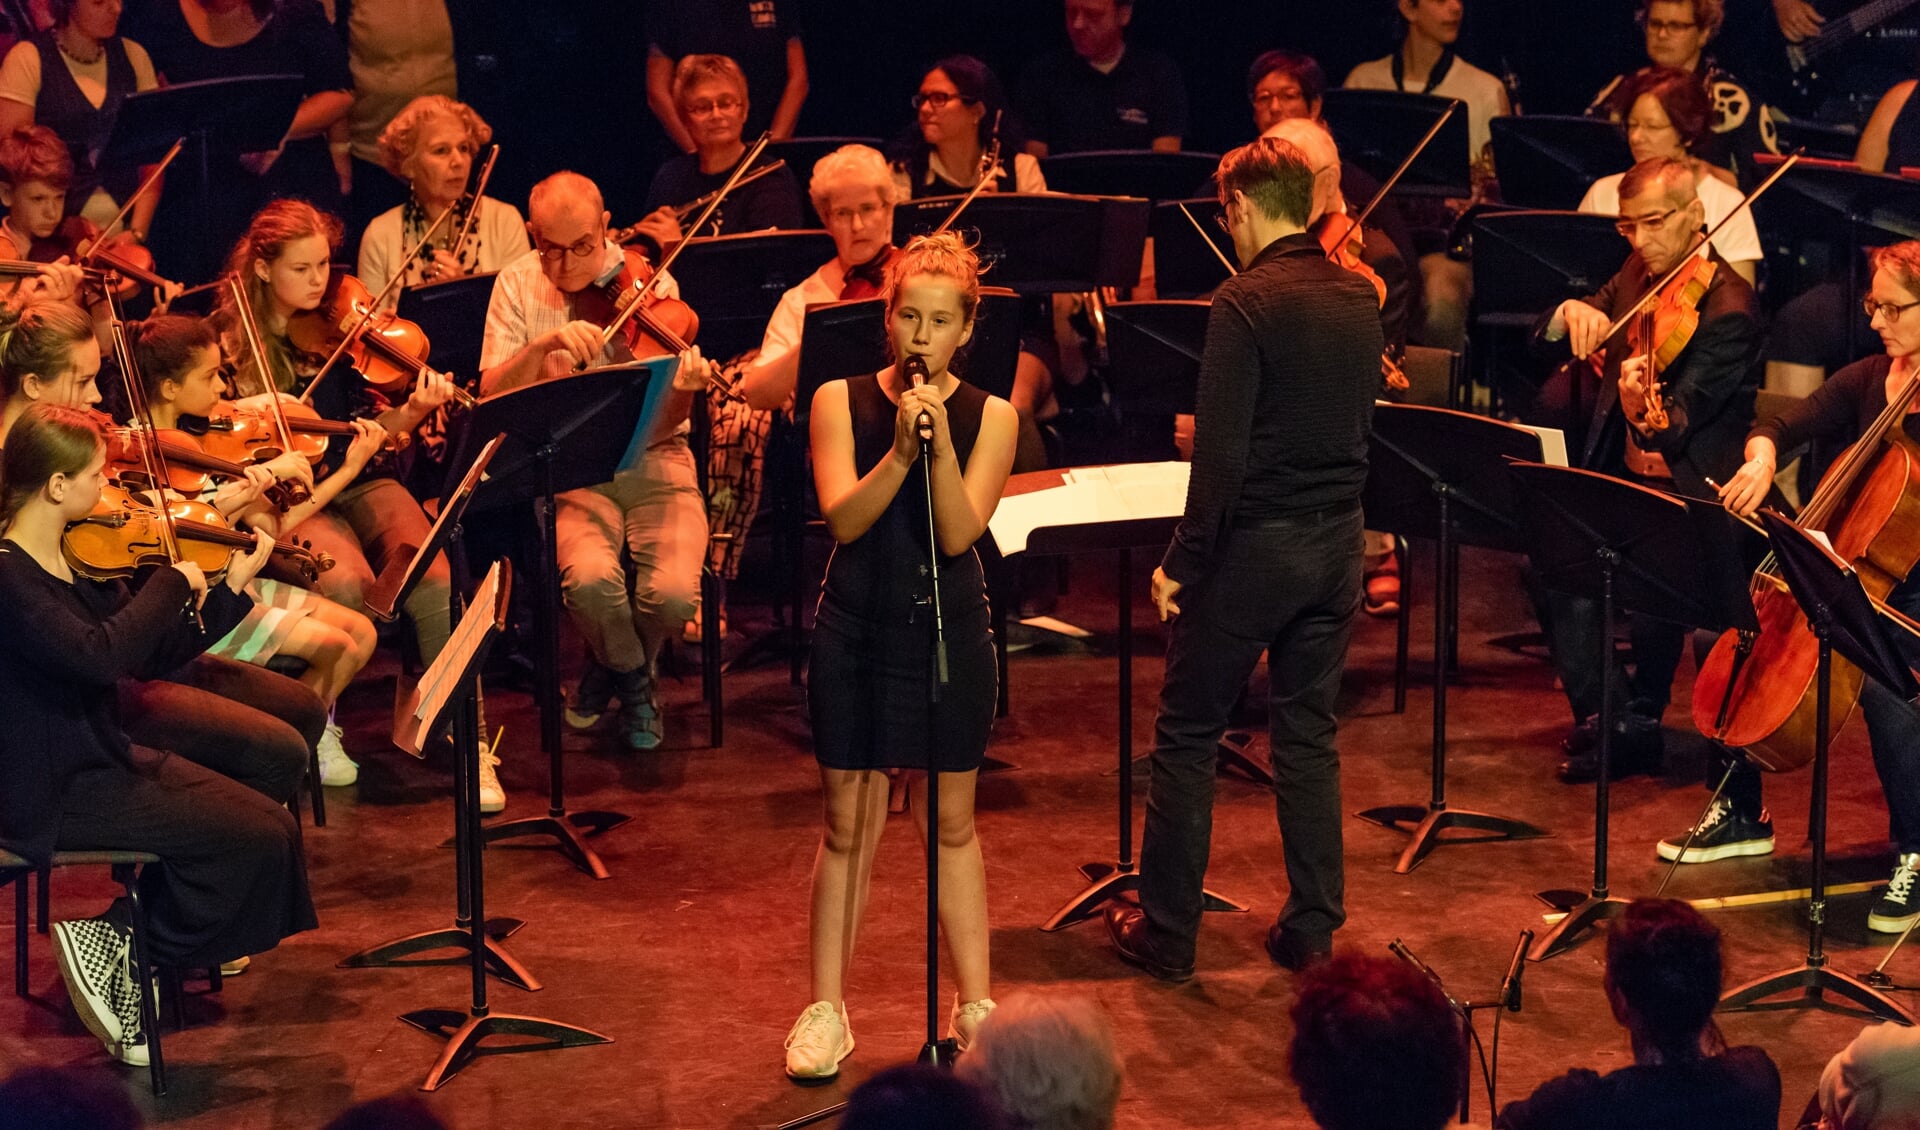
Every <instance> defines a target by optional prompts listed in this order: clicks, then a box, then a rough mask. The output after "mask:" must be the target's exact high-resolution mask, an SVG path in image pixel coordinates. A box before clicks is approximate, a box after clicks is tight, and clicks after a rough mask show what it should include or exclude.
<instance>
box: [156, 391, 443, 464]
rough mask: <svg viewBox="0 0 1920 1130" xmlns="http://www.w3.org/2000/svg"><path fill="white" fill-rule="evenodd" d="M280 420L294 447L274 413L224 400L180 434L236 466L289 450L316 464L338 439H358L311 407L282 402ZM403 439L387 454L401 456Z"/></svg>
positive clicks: (392, 438) (187, 422)
mask: <svg viewBox="0 0 1920 1130" xmlns="http://www.w3.org/2000/svg"><path fill="white" fill-rule="evenodd" d="M280 414H281V415H282V416H283V417H284V418H285V419H286V421H287V431H288V432H290V433H292V434H291V436H289V437H288V438H289V439H291V440H292V445H291V447H288V446H286V445H284V444H283V443H282V442H281V438H280V429H279V427H278V425H277V424H276V423H275V421H274V418H273V412H272V410H271V409H267V408H255V407H242V406H241V405H239V404H236V403H234V402H233V401H231V400H222V401H220V402H219V403H218V404H216V405H214V407H213V410H212V411H210V412H208V413H207V414H206V415H205V416H204V417H201V416H189V417H185V418H183V419H182V420H181V430H183V431H185V432H186V433H187V434H188V435H191V436H193V437H194V438H195V439H197V440H198V441H199V442H200V444H201V446H202V447H203V448H205V449H206V450H207V451H208V452H210V453H211V454H213V455H216V456H218V457H220V458H222V459H227V460H231V461H233V462H236V463H264V462H266V461H267V460H269V459H273V458H275V457H276V456H278V455H280V454H281V453H282V452H284V451H288V450H291V451H293V452H295V453H296V454H299V455H303V456H305V457H306V459H307V462H309V463H313V464H318V463H319V462H320V461H321V460H323V459H325V458H326V457H327V447H328V445H329V444H331V443H332V442H333V437H335V436H348V437H351V436H353V435H354V429H353V425H352V424H350V423H348V422H346V421H344V420H329V419H327V418H325V417H323V416H321V415H320V413H319V412H317V411H315V410H314V408H313V406H312V405H310V404H302V403H300V402H299V401H297V400H282V401H281V402H280ZM407 442H408V439H407V437H406V436H405V435H389V436H388V437H387V450H389V451H400V450H402V449H404V448H405V447H406V446H407Z"/></svg>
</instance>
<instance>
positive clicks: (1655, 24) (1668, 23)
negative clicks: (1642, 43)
mask: <svg viewBox="0 0 1920 1130" xmlns="http://www.w3.org/2000/svg"><path fill="white" fill-rule="evenodd" d="M1640 26H1641V27H1644V28H1646V29H1647V32H1648V34H1650V35H1684V34H1686V33H1687V32H1690V31H1692V30H1693V29H1695V28H1697V27H1699V26H1700V25H1699V24H1698V23H1696V22H1694V21H1693V20H1644V21H1642V22H1641V25H1640Z"/></svg>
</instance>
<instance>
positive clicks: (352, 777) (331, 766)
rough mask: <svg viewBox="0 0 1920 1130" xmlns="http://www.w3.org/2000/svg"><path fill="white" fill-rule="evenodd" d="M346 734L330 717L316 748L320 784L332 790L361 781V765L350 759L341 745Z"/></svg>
mask: <svg viewBox="0 0 1920 1130" xmlns="http://www.w3.org/2000/svg"><path fill="white" fill-rule="evenodd" d="M344 733H345V731H344V730H342V729H341V727H340V725H339V723H337V722H334V721H333V719H332V717H331V716H329V717H328V719H327V728H326V729H325V730H323V731H321V733H320V744H319V745H318V746H317V747H316V749H317V751H318V752H319V755H320V783H321V784H323V785H325V786H326V787H328V788H330V789H337V788H341V787H343V786H345V785H351V784H353V783H354V782H355V781H357V780H359V779H360V763H359V762H357V761H355V760H354V759H353V758H351V757H348V756H347V751H346V748H345V747H344V746H342V745H341V744H340V738H341V735H342V734H344Z"/></svg>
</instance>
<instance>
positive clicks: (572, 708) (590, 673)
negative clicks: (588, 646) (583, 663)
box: [566, 655, 616, 730]
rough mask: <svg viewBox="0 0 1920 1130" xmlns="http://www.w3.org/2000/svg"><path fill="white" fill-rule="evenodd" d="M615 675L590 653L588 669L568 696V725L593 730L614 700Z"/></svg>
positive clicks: (577, 728)
mask: <svg viewBox="0 0 1920 1130" xmlns="http://www.w3.org/2000/svg"><path fill="white" fill-rule="evenodd" d="M615 677H616V676H615V675H614V673H613V672H612V671H610V670H608V669H607V668H605V667H602V666H601V665H600V664H599V662H597V661H596V660H595V659H594V658H593V657H592V656H591V655H589V656H588V657H587V669H586V671H585V672H583V673H582V674H581V676H580V682H579V683H578V684H576V685H575V686H574V688H573V693H572V694H570V695H568V696H567V712H566V717H567V725H569V726H572V727H573V728H574V729H576V730H591V729H592V728H593V727H594V724H595V723H597V722H599V721H600V716H601V715H602V714H605V713H606V712H607V707H608V706H609V705H610V704H611V703H612V702H613V684H614V679H615Z"/></svg>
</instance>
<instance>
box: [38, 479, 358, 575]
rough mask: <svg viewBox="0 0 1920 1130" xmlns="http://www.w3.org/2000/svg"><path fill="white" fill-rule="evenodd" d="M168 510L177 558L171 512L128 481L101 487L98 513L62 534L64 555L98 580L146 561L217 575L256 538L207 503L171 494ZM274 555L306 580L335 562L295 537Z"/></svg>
mask: <svg viewBox="0 0 1920 1130" xmlns="http://www.w3.org/2000/svg"><path fill="white" fill-rule="evenodd" d="M167 514H168V515H169V516H171V519H172V523H171V524H172V526H173V531H174V532H173V537H174V539H175V544H176V545H177V547H178V550H179V554H180V556H179V557H178V558H175V557H174V556H173V554H172V553H171V552H170V551H169V550H168V548H167V542H166V531H165V526H166V524H167V518H165V517H163V516H162V515H161V513H160V511H159V509H158V508H157V507H154V506H150V505H148V504H146V503H145V502H142V501H140V500H139V499H137V498H136V497H135V496H134V495H133V494H132V493H131V492H130V491H128V490H126V489H125V488H124V487H119V486H111V485H109V486H107V487H105V488H104V489H102V491H101V492H100V501H99V502H98V503H97V504H96V505H95V506H94V508H93V513H91V514H89V515H87V516H86V517H85V518H82V519H80V520H79V521H78V522H75V523H74V524H72V525H71V526H68V527H67V530H66V533H65V534H64V535H62V537H61V539H60V551H61V555H62V556H64V557H65V558H66V559H67V564H68V565H70V566H72V568H73V571H74V572H76V573H78V574H80V575H81V576H83V577H87V578H90V579H92V580H96V581H105V580H114V579H124V578H127V577H131V576H133V575H134V573H136V572H138V571H139V570H140V569H142V568H145V567H147V566H152V565H158V566H166V565H172V564H173V563H174V562H175V561H176V560H180V561H191V562H193V563H194V564H196V565H198V566H200V569H201V571H202V572H204V573H205V574H206V575H207V578H208V580H209V581H212V580H216V579H218V578H219V577H221V576H224V575H225V574H226V570H227V562H228V560H229V559H230V558H231V557H232V556H233V551H234V550H236V549H237V550H240V551H242V552H246V551H248V550H251V549H252V548H253V546H254V544H255V543H254V537H253V535H252V534H247V533H242V532H240V531H239V530H236V529H234V528H233V527H232V526H230V525H228V524H227V523H226V522H225V520H224V519H222V518H221V516H220V512H219V511H218V510H216V509H214V508H213V507H212V506H211V505H209V504H207V503H204V502H195V501H193V500H191V499H171V500H169V501H168V503H167ZM272 557H273V559H274V560H275V561H278V562H280V563H281V564H282V565H285V566H288V567H290V568H292V569H293V570H294V571H296V572H297V573H299V575H300V577H301V578H302V579H303V580H304V581H305V582H306V583H307V584H313V583H314V582H315V581H317V580H318V579H319V577H320V574H321V573H324V572H326V571H327V570H328V569H331V568H333V565H334V562H333V558H332V557H330V556H328V555H327V554H325V553H316V552H315V551H313V550H312V549H310V548H308V547H306V546H302V545H297V544H294V543H291V542H289V543H285V544H283V543H280V542H275V543H274V546H273V552H272Z"/></svg>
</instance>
